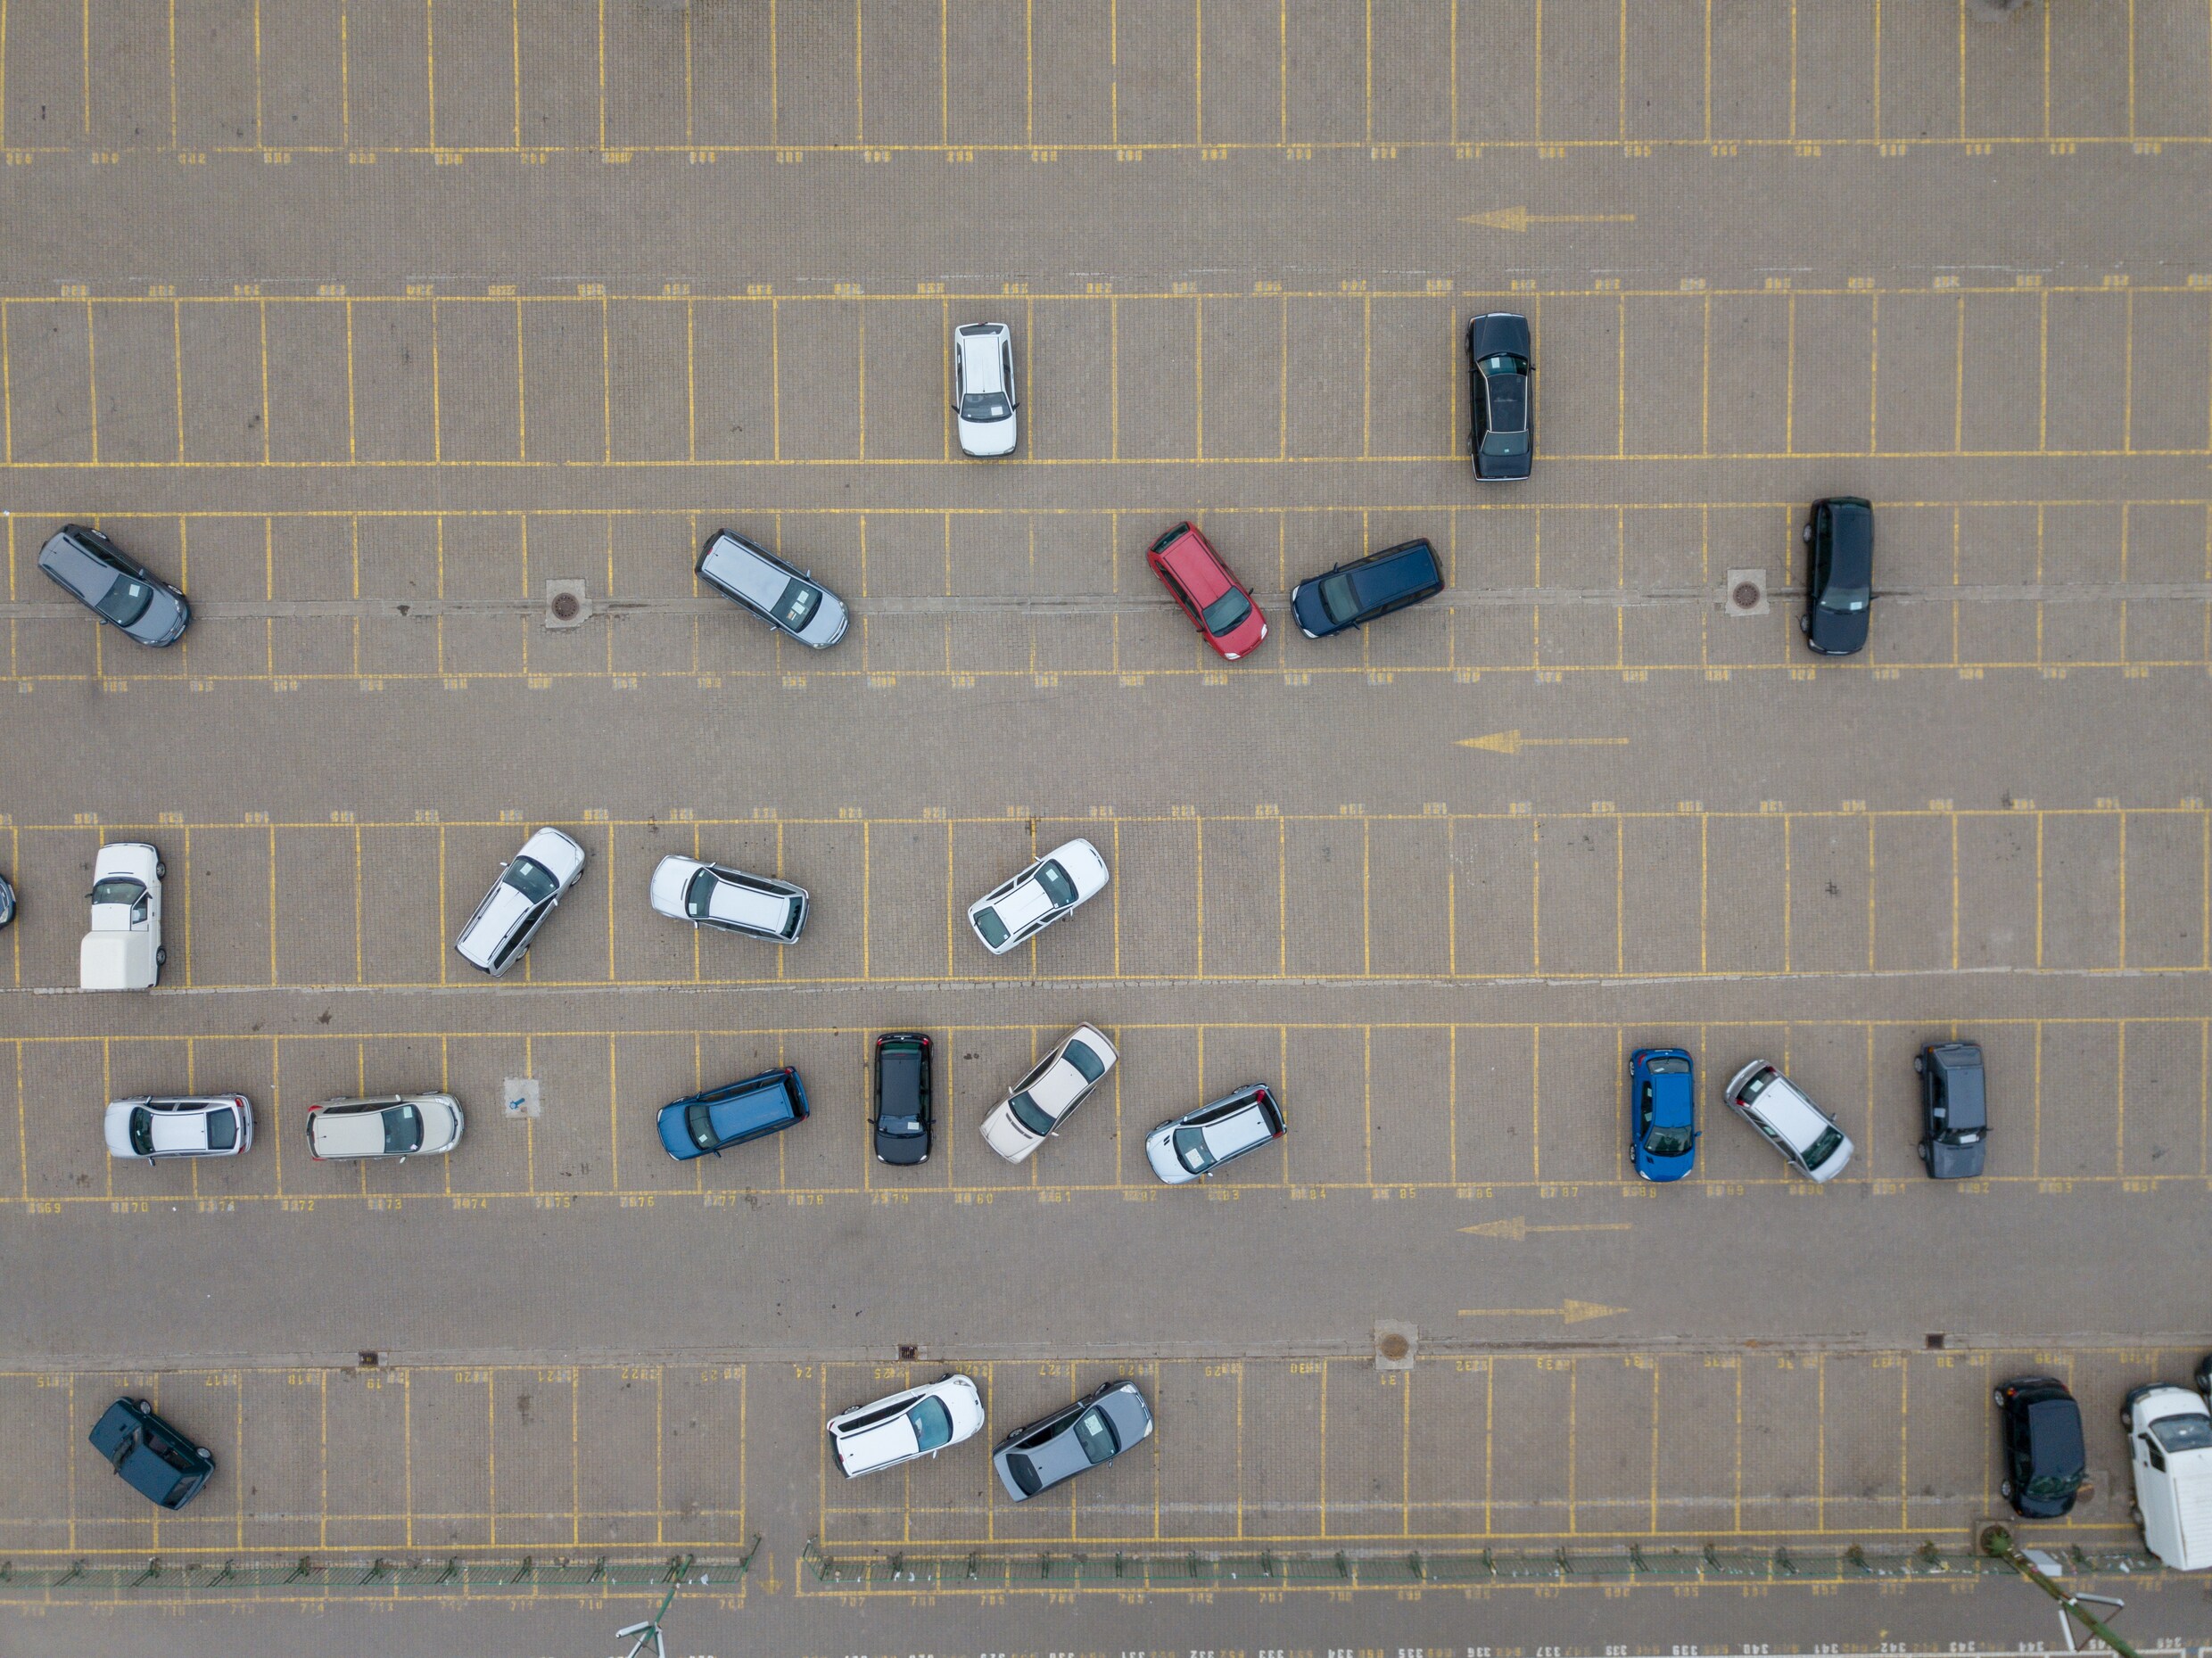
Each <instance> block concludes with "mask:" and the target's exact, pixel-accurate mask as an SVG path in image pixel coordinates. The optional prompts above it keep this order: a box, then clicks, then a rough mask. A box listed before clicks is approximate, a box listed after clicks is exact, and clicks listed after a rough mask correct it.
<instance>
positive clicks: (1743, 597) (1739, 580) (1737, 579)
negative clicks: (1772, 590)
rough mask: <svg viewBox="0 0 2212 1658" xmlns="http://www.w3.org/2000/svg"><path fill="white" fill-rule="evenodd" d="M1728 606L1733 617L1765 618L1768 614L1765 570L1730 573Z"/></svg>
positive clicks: (1727, 589)
mask: <svg viewBox="0 0 2212 1658" xmlns="http://www.w3.org/2000/svg"><path fill="white" fill-rule="evenodd" d="M1724 591H1725V593H1726V594H1727V598H1726V601H1725V602H1726V606H1727V609H1728V613H1729V615H1731V616H1763V615H1766V614H1767V573H1766V572H1765V571H1763V570H1731V571H1729V573H1728V586H1727V587H1726V589H1725V590H1724Z"/></svg>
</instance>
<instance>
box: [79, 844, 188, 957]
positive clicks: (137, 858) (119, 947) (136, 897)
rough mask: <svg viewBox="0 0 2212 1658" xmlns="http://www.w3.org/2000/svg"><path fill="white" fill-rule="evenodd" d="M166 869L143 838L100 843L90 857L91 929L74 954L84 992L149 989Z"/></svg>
mask: <svg viewBox="0 0 2212 1658" xmlns="http://www.w3.org/2000/svg"><path fill="white" fill-rule="evenodd" d="M168 873H169V867H168V866H167V865H166V864H164V863H163V862H161V854H160V853H158V852H156V851H154V849H153V847H151V846H149V845H146V844H145V843H144V841H139V840H124V841H117V842H116V843H115V844H114V845H109V846H103V847H101V848H100V850H99V853H98V854H96V855H95V857H94V859H93V861H92V930H91V931H90V932H88V933H87V934H86V935H85V940H84V943H83V944H82V945H81V946H80V947H79V948H78V953H77V982H78V985H79V986H82V987H83V988H85V989H87V990H151V989H153V985H154V981H155V980H156V979H158V978H160V977H161V963H162V962H164V961H168V960H169V952H168V951H167V950H164V949H163V948H162V947H161V878H162V877H163V876H164V875H167V874H168Z"/></svg>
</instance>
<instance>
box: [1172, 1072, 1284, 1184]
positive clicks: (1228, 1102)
mask: <svg viewBox="0 0 2212 1658" xmlns="http://www.w3.org/2000/svg"><path fill="white" fill-rule="evenodd" d="M1289 1132H1290V1126H1289V1124H1288V1123H1286V1122H1285V1121H1284V1120H1283V1107H1282V1106H1281V1105H1280V1104H1279V1103H1278V1102H1277V1101H1276V1100H1275V1091H1274V1090H1273V1089H1271V1088H1269V1087H1268V1086H1267V1084H1266V1083H1247V1084H1245V1085H1244V1086H1242V1088H1239V1089H1238V1090H1237V1091H1236V1092H1235V1093H1229V1094H1224V1095H1223V1096H1222V1097H1221V1098H1220V1099H1218V1100H1215V1101H1211V1102H1209V1103H1208V1104H1205V1105H1201V1106H1200V1107H1199V1108H1198V1109H1196V1110H1195V1111H1185V1112H1184V1114H1183V1115H1182V1116H1180V1117H1171V1118H1168V1120H1167V1121H1166V1122H1164V1123H1162V1124H1160V1126H1159V1127H1157V1128H1155V1129H1153V1130H1152V1132H1151V1134H1147V1135H1145V1136H1144V1158H1145V1160H1146V1161H1147V1162H1149V1163H1150V1164H1151V1166H1152V1173H1154V1174H1155V1175H1159V1176H1160V1179H1162V1180H1164V1181H1166V1182H1167V1183H1168V1184H1169V1185H1171V1186H1187V1185H1189V1184H1191V1182H1193V1180H1203V1179H1204V1178H1205V1177H1206V1176H1207V1175H1210V1174H1212V1173H1213V1172H1214V1171H1215V1170H1216V1169H1217V1168H1219V1167H1221V1166H1222V1165H1223V1164H1224V1163H1226V1162H1229V1161H1231V1160H1232V1159H1236V1158H1240V1157H1242V1156H1243V1155H1244V1154H1245V1153H1246V1152H1247V1151H1259V1148H1260V1147H1261V1146H1264V1145H1266V1144H1267V1142H1269V1141H1270V1140H1280V1139H1282V1138H1283V1135H1284V1134H1287V1133H1289Z"/></svg>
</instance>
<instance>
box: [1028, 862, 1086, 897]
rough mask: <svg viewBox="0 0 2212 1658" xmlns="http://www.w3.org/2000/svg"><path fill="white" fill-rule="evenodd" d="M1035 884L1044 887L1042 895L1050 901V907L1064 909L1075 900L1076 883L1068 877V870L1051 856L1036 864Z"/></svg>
mask: <svg viewBox="0 0 2212 1658" xmlns="http://www.w3.org/2000/svg"><path fill="white" fill-rule="evenodd" d="M1036 878H1037V885H1038V886H1040V887H1043V888H1044V895H1045V896H1046V897H1047V898H1050V899H1051V900H1052V907H1053V908H1054V909H1057V910H1064V909H1066V908H1067V907H1068V906H1069V904H1071V903H1074V902H1075V901H1076V884H1075V883H1074V882H1073V881H1071V880H1069V878H1068V871H1067V870H1063V869H1061V867H1060V865H1059V864H1058V863H1057V862H1054V861H1053V860H1052V859H1051V858H1047V859H1045V860H1044V862H1042V863H1040V864H1038V865H1037V872H1036Z"/></svg>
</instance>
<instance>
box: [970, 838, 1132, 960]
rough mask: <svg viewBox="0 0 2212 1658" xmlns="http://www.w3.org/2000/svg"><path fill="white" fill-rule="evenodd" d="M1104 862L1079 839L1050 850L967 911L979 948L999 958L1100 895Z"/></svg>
mask: <svg viewBox="0 0 2212 1658" xmlns="http://www.w3.org/2000/svg"><path fill="white" fill-rule="evenodd" d="M1106 881H1107V871H1106V860H1105V859H1104V858H1102V857H1101V856H1100V855H1099V851H1098V848H1097V847H1096V846H1094V845H1091V843H1090V842H1089V841H1087V840H1085V839H1083V838H1082V837H1080V836H1078V837H1077V838H1075V839H1074V840H1071V841H1068V842H1065V843H1064V844H1062V845H1058V846H1055V847H1053V848H1052V851H1051V852H1049V853H1047V854H1044V856H1043V857H1042V858H1039V859H1038V860H1037V861H1036V862H1035V863H1032V864H1031V865H1030V866H1029V867H1028V869H1026V870H1022V871H1021V873H1020V874H1019V875H1017V876H1015V877H1013V878H1011V880H1007V881H1003V882H1001V883H1000V884H999V885H998V886H996V887H993V888H992V889H991V890H990V891H989V892H987V893H986V894H984V895H983V896H982V897H980V898H978V899H977V900H976V901H975V903H971V904H970V905H969V906H968V925H969V926H970V927H972V928H975V929H976V936H977V937H978V938H980V939H981V940H982V941H983V947H984V948H985V949H986V950H988V951H989V952H990V953H992V954H993V955H995V956H1003V955H1004V954H1005V953H1007V952H1008V951H1009V950H1011V949H1012V948H1013V947H1014V946H1015V945H1017V944H1021V943H1022V942H1024V941H1025V940H1027V939H1030V938H1034V937H1036V936H1037V934H1039V933H1041V932H1043V931H1044V929H1045V928H1048V927H1050V926H1051V925H1052V923H1053V922H1054V921H1057V920H1060V919H1061V917H1062V916H1064V915H1069V914H1072V913H1073V912H1074V911H1076V910H1077V908H1078V907H1080V906H1081V905H1083V904H1085V903H1089V902H1090V901H1091V900H1092V899H1094V898H1095V897H1097V896H1098V895H1099V894H1101V893H1102V892H1104V891H1105V890H1106Z"/></svg>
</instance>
